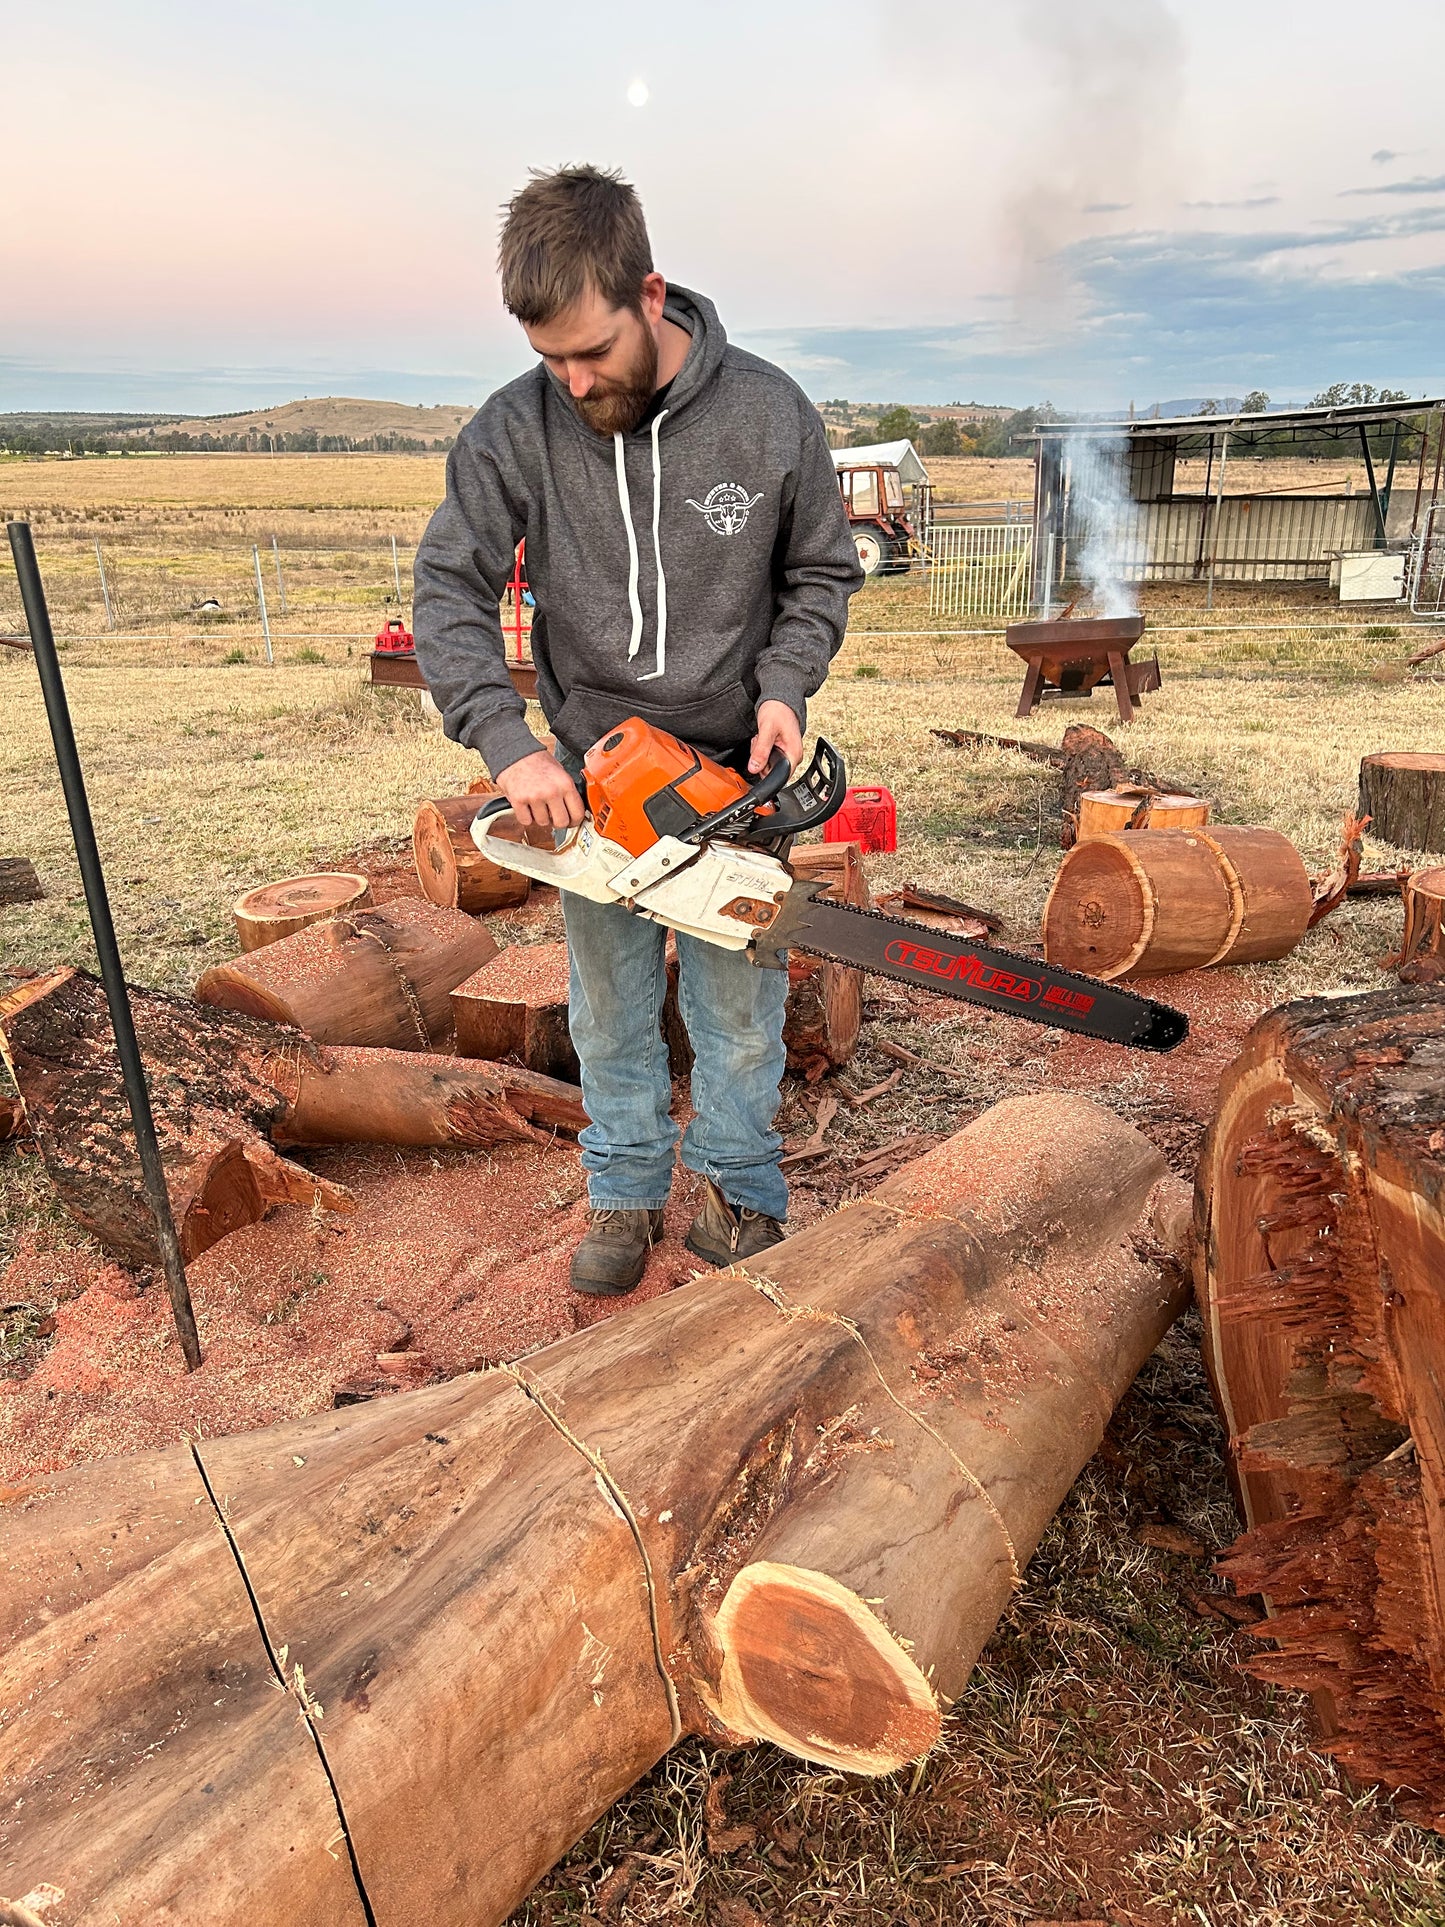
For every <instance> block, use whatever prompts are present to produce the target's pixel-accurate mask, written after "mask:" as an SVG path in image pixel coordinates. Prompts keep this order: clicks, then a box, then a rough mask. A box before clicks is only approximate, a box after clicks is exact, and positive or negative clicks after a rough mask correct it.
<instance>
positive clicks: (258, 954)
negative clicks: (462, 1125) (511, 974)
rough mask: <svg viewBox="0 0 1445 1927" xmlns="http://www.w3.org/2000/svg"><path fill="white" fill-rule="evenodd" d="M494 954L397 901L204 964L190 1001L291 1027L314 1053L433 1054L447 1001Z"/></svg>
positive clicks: (446, 1028) (464, 931) (460, 922)
mask: <svg viewBox="0 0 1445 1927" xmlns="http://www.w3.org/2000/svg"><path fill="white" fill-rule="evenodd" d="M496 954H497V945H496V941H495V939H494V938H493V937H492V935H491V933H490V931H488V930H487V929H485V928H484V926H483V925H481V924H480V923H478V922H477V921H476V920H475V919H474V918H472V917H469V916H464V915H463V913H462V912H461V911H460V910H447V909H443V908H440V907H439V906H438V905H436V904H431V903H423V902H422V901H421V900H420V899H419V898H417V897H398V898H396V899H395V901H394V902H391V903H382V904H378V905H376V906H375V907H374V908H372V909H367V910H355V911H350V912H348V913H347V914H346V915H344V916H339V917H334V918H331V919H329V920H328V921H327V922H325V923H313V924H311V925H310V926H309V927H308V928H307V929H305V930H298V931H297V932H296V933H295V935H294V936H290V937H283V938H282V939H281V941H280V942H279V943H273V944H268V945H267V946H266V948H265V949H264V950H257V951H253V952H252V953H251V954H250V955H249V956H243V957H238V958H236V960H235V961H234V962H233V963H224V964H213V965H212V966H211V968H210V969H209V970H207V971H205V972H203V973H202V975H201V978H200V980H199V982H198V983H197V985H196V991H195V995H196V1001H197V1003H201V1004H211V1005H214V1006H215V1007H216V1008H217V1009H219V1010H233V1011H238V1012H240V1013H242V1014H243V1015H245V1016H248V1017H261V1018H265V1019H267V1020H269V1021H270V1022H271V1023H274V1024H295V1025H296V1026H297V1027H298V1029H301V1030H304V1031H305V1032H306V1033H307V1035H308V1036H310V1037H314V1038H315V1039H316V1041H317V1042H318V1043H321V1044H370V1045H376V1046H382V1047H386V1048H389V1049H392V1050H423V1051H426V1050H434V1049H435V1048H436V1047H437V1045H439V1044H443V1043H445V1042H446V1041H447V1040H448V1039H449V1038H450V1036H451V1034H452V1008H451V992H452V991H453V990H454V989H455V988H456V986H457V985H458V984H459V983H460V982H461V981H462V979H463V978H464V977H469V976H470V975H471V973H472V972H473V971H474V970H476V969H478V968H479V967H480V966H481V965H482V964H484V963H486V962H488V960H489V959H490V958H492V957H495V956H496Z"/></svg>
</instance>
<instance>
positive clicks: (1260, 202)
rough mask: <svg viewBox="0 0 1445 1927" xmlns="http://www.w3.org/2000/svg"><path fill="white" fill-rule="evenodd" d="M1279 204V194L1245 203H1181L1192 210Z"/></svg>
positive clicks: (1254, 197)
mask: <svg viewBox="0 0 1445 1927" xmlns="http://www.w3.org/2000/svg"><path fill="white" fill-rule="evenodd" d="M1278 204H1279V196H1278V194H1255V195H1252V196H1251V197H1250V198H1249V199H1248V200H1244V201H1181V202H1180V203H1179V205H1180V206H1181V207H1191V208H1199V207H1207V208H1241V207H1277V206H1278Z"/></svg>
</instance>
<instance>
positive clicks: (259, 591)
mask: <svg viewBox="0 0 1445 1927" xmlns="http://www.w3.org/2000/svg"><path fill="white" fill-rule="evenodd" d="M251 560H252V561H253V562H254V563H255V565H256V600H257V602H259V603H260V605H261V634H262V635H263V636H264V637H265V638H266V660H267V662H275V660H276V656H275V653H274V651H273V650H272V648H271V624H270V622H269V621H268V620H267V616H266V585H265V583H264V582H263V581H262V580H261V551H260V550H259V549H258V548H257V546H256V544H255V543H254V542H253V543H252V544H251Z"/></svg>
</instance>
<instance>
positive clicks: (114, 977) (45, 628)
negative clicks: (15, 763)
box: [7, 522, 201, 1372]
mask: <svg viewBox="0 0 1445 1927" xmlns="http://www.w3.org/2000/svg"><path fill="white" fill-rule="evenodd" d="M7 531H8V533H9V536H10V550H11V553H12V554H13V555H14V557H15V573H16V575H18V576H19V578H20V599H21V601H22V602H23V603H24V605H25V621H26V625H27V627H28V628H29V630H30V646H31V648H32V649H33V650H34V651H35V664H36V667H37V668H38V669H39V671H40V687H41V691H42V693H43V694H44V697H45V713H46V715H47V717H48V718H49V721H50V736H51V740H52V742H53V743H54V744H55V760H56V762H57V764H58V765H59V767H60V782H61V787H62V788H63V789H64V791H65V807H66V810H67V812H68V813H69V816H70V832H71V835H72V836H73V837H74V838H75V854H76V857H77V859H78V860H79V863H80V880H81V882H82V884H83V885H84V886H85V902H86V908H87V909H88V910H89V911H90V927H91V930H92V931H93V932H94V934H95V948H96V953H97V955H98V956H99V958H100V977H101V982H102V983H103V984H104V985H105V1000H106V1002H107V1003H108V1004H109V1006H110V1021H111V1027H112V1029H113V1030H114V1032H115V1049H116V1055H117V1057H118V1058H119V1059H120V1071H121V1076H122V1078H123V1079H124V1080H125V1094H126V1098H127V1101H128V1102H129V1104H130V1116H131V1123H132V1124H133V1126H134V1127H135V1142H136V1150H137V1151H138V1152H139V1153H140V1167H141V1176H142V1178H143V1180H144V1183H145V1191H146V1198H147V1200H148V1201H149V1204H150V1208H151V1213H152V1215H153V1216H154V1218H155V1222H156V1243H157V1245H158V1246H159V1248H160V1256H161V1270H162V1271H163V1272H164V1273H165V1279H166V1290H167V1292H168V1293H169V1294H170V1301H171V1313H172V1315H173V1317H174V1318H175V1321H176V1336H177V1337H178V1338H179V1339H180V1341H181V1351H182V1353H183V1354H184V1357H185V1361H186V1370H187V1371H188V1372H193V1371H195V1369H196V1367H197V1366H198V1365H199V1364H200V1362H201V1341H200V1337H199V1335H198V1334H197V1331H196V1314H195V1312H194V1310H193V1309H192V1306H191V1291H190V1286H189V1285H188V1284H187V1282H186V1266H185V1260H184V1259H183V1258H182V1257H181V1247H180V1241H179V1239H178V1238H177V1237H176V1225H175V1219H174V1218H173V1217H172V1216H171V1200H170V1193H169V1192H168V1191H167V1190H166V1174H165V1167H164V1166H163V1165H162V1163H161V1147H160V1144H159V1143H158V1141H157V1139H156V1126H155V1119H154V1117H153V1116H152V1115H151V1100H150V1089H149V1087H148V1085H147V1084H146V1074H145V1066H144V1064H143V1063H142V1062H141V1054H140V1046H139V1045H138V1044H137V1043H136V1036H135V1023H134V1020H133V1019H132V1017H131V1009H130V995H129V993H128V992H127V990H126V986H125V971H124V969H123V967H122V965H121V960H120V949H119V946H118V945H117V943H116V940H115V924H114V923H113V921H112V920H111V914H110V898H109V896H108V895H107V894H106V888H105V875H104V873H103V871H102V870H101V867H100V851H99V850H98V849H97V847H96V842H95V825H94V823H93V822H92V821H91V816H90V803H89V800H88V799H87V797H86V794H85V777H84V775H83V773H82V771H81V767H80V754H79V752H78V750H77V749H76V747H75V731H74V730H73V729H72V727H71V722H70V705H69V703H68V702H67V701H66V699H65V683H64V680H63V679H62V677H61V674H60V658H59V657H58V656H57V655H56V653H55V636H54V634H53V633H52V631H51V627H50V611H49V609H48V608H47V607H46V605H45V588H44V584H43V583H42V582H41V580H40V569H39V565H38V564H37V563H36V560H35V544H34V542H33V540H32V539H31V534H30V524H29V523H28V522H11V523H9V524H7Z"/></svg>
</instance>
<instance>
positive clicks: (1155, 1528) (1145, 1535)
mask: <svg viewBox="0 0 1445 1927" xmlns="http://www.w3.org/2000/svg"><path fill="white" fill-rule="evenodd" d="M1134 1543H1135V1544H1136V1545H1140V1546H1152V1547H1153V1549H1154V1550H1155V1551H1156V1552H1177V1553H1179V1554H1180V1555H1181V1556H1182V1557H1183V1558H1185V1559H1207V1558H1208V1557H1209V1548H1208V1546H1206V1545H1203V1544H1201V1542H1200V1541H1199V1540H1198V1539H1196V1538H1195V1537H1194V1535H1193V1533H1191V1532H1185V1531H1183V1530H1182V1529H1181V1528H1180V1527H1179V1526H1170V1525H1160V1524H1150V1525H1142V1526H1140V1527H1139V1528H1138V1529H1137V1531H1136V1532H1135V1534H1134Z"/></svg>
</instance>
